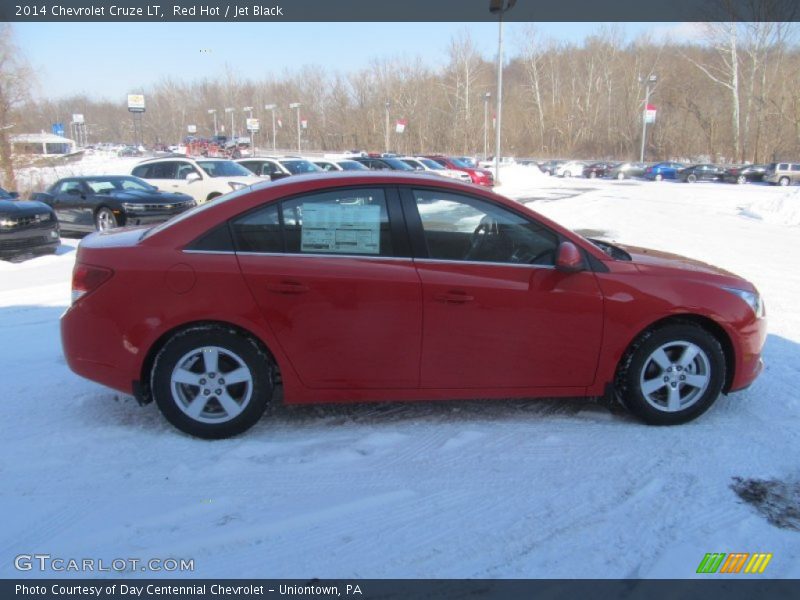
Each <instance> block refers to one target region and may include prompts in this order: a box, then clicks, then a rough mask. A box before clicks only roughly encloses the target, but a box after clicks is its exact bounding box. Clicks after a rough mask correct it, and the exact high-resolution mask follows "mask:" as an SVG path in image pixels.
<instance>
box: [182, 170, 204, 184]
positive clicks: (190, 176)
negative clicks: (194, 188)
mask: <svg viewBox="0 0 800 600" xmlns="http://www.w3.org/2000/svg"><path fill="white" fill-rule="evenodd" d="M201 179H202V177H200V174H199V173H195V172H194V171H192V172H191V173H189V174H188V175H187V176H186V183H193V182H195V181H200V180H201Z"/></svg>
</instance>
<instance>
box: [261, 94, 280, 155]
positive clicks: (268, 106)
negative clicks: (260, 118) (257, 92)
mask: <svg viewBox="0 0 800 600" xmlns="http://www.w3.org/2000/svg"><path fill="white" fill-rule="evenodd" d="M276 108H278V105H277V104H265V105H264V109H265V110H271V111H272V153H273V154H275V109H276Z"/></svg>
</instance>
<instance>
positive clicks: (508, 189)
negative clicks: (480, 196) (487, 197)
mask: <svg viewBox="0 0 800 600" xmlns="http://www.w3.org/2000/svg"><path fill="white" fill-rule="evenodd" d="M491 171H492V173H494V169H491ZM549 177H550V176H549V175H547V174H545V173H542V171H541V169H539V167H537V166H536V165H506V166H503V165H501V166H500V185H498V186H496V187H495V188H494V191H495V192H497V193H498V194H503V195H504V196H513V195H517V194H518V193H520V192H524V191H528V190H529V189H530V188H531V186H535V185H536V184H537V183H540V182H542V181H544V180H547V179H549Z"/></svg>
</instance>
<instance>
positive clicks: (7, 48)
mask: <svg viewBox="0 0 800 600" xmlns="http://www.w3.org/2000/svg"><path fill="white" fill-rule="evenodd" d="M31 77H32V74H31V70H30V68H29V67H28V65H27V64H26V63H25V61H24V59H22V58H21V57H20V52H19V49H18V48H17V47H16V46H15V45H14V32H13V30H12V28H11V26H10V25H9V24H7V23H2V24H0V170H2V174H3V180H4V184H5V186H6V187H8V188H10V189H14V188H15V187H16V180H15V177H14V163H13V160H12V156H11V144H10V142H9V138H8V135H9V133H8V132H9V130H10V129H11V128H12V127H14V121H13V119H14V111H15V109H16V108H17V107H19V106H20V105H21V104H22V103H23V102H25V100H27V99H28V96H29V92H30V85H31V83H30V82H31Z"/></svg>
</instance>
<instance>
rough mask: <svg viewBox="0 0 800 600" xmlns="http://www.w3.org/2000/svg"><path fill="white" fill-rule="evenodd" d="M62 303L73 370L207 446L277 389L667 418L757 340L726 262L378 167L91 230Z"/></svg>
mask: <svg viewBox="0 0 800 600" xmlns="http://www.w3.org/2000/svg"><path fill="white" fill-rule="evenodd" d="M143 256H146V259H147V260H146V261H145V262H143V260H142V257H143ZM220 290H225V293H224V294H221V293H220ZM72 298H73V302H72V304H71V306H70V307H69V308H68V309H67V311H66V312H65V314H64V315H63V317H62V319H61V334H62V343H63V348H64V353H65V356H66V359H67V363H68V365H69V366H70V368H71V369H72V370H73V371H74V372H76V373H78V374H80V375H82V376H84V377H87V378H88V379H91V380H94V381H97V382H99V383H102V384H104V385H107V386H109V387H112V388H114V389H117V390H120V391H121V392H123V393H126V394H133V395H134V396H135V397H136V398H137V399H138V401H139V402H140V403H148V402H150V401H153V400H154V401H155V402H156V404H157V405H158V407H159V408H160V410H161V412H162V413H163V414H164V416H165V417H166V418H167V419H168V420H169V421H170V422H171V423H172V424H173V425H174V426H175V427H177V428H178V429H181V430H182V431H185V432H187V433H190V434H192V435H196V436H200V437H205V438H222V437H228V436H231V435H236V434H238V433H241V432H243V431H244V430H246V429H248V428H249V427H251V426H252V425H253V424H255V423H256V422H257V421H258V420H259V418H260V417H261V415H262V414H263V412H264V410H265V408H266V406H267V404H268V403H269V402H270V401H271V400H272V399H273V398H274V397H275V388H276V386H277V385H279V384H280V385H282V397H283V400H284V402H286V403H311V402H344V401H365V400H372V401H388V400H421V399H456V398H476V397H479V398H510V397H532V396H546V397H553V396H564V397H567V396H569V397H572V396H602V395H608V396H609V397H612V396H613V397H617V398H619V399H621V400H622V401H623V402H624V403H625V405H626V406H627V407H628V408H629V409H630V410H631V411H632V412H633V413H634V414H635V415H637V416H638V417H639V418H641V419H643V420H644V421H646V422H648V423H654V424H662V425H671V424H678V423H684V422H686V421H690V420H692V419H694V418H696V417H698V416H699V415H701V414H702V413H703V412H705V411H706V410H707V409H708V408H709V407H710V406H711V405H712V404H713V402H714V401H715V399H716V398H717V396H718V395H719V393H720V392H724V393H728V392H732V391H736V390H740V389H743V388H745V387H747V386H748V385H750V384H751V383H752V382H753V380H754V379H755V378H756V377H757V376H758V374H759V372H760V371H761V369H762V362H761V357H760V353H761V349H762V346H763V344H764V340H765V338H766V321H765V318H764V305H763V302H762V300H761V297H760V296H759V293H758V291H757V290H756V288H755V287H754V286H753V285H752V284H751V283H750V282H748V281H746V280H744V279H742V278H740V277H737V276H735V275H733V274H731V273H728V272H726V271H721V270H719V269H716V268H714V267H712V266H710V265H707V264H703V263H698V262H695V261H692V260H690V259H687V258H683V257H679V256H675V255H671V254H665V253H662V252H657V251H652V250H644V249H641V248H632V247H624V246H616V245H612V244H609V243H607V242H602V241H597V240H595V241H591V240H587V239H585V238H583V237H581V236H579V235H577V234H575V233H573V232H572V231H570V230H568V229H565V228H564V227H561V226H559V225H558V224H556V223H554V222H553V221H551V220H549V219H547V218H545V217H543V216H541V215H539V214H537V213H536V212H534V211H532V210H531V209H530V208H528V207H527V206H525V205H523V204H520V203H519V202H515V201H513V200H509V199H507V198H503V197H501V196H498V195H496V194H494V193H492V192H491V191H489V190H486V189H484V188H481V187H478V186H474V185H471V184H463V183H460V182H457V181H454V180H450V179H445V178H434V177H430V176H422V175H417V174H413V173H412V174H406V173H397V172H387V171H383V172H379V173H363V174H362V173H353V174H342V175H341V176H339V177H335V178H332V177H330V176H329V175H319V176H314V175H312V176H309V177H291V178H287V179H284V180H282V181H278V182H273V183H267V182H264V183H263V184H261V185H257V186H253V187H252V188H248V189H244V190H241V191H239V192H236V193H233V194H229V195H228V196H226V197H225V198H224V199H221V200H220V201H218V202H215V203H213V204H210V205H207V206H204V207H200V208H198V209H194V210H192V211H189V212H187V213H185V214H184V215H183V216H182V217H181V218H178V219H173V220H171V221H169V222H167V223H165V224H161V225H158V226H155V227H153V228H151V229H150V230H149V231H147V232H146V233H145V234H144V235H142V232H141V231H138V230H119V231H118V232H108V233H106V234H105V235H101V236H89V237H87V238H85V239H84V240H83V241H82V242H81V244H80V247H79V249H78V253H77V262H76V265H75V269H74V271H73V280H72ZM122 340H124V342H125V343H124V344H123V343H121V342H122Z"/></svg>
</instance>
